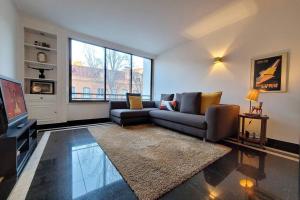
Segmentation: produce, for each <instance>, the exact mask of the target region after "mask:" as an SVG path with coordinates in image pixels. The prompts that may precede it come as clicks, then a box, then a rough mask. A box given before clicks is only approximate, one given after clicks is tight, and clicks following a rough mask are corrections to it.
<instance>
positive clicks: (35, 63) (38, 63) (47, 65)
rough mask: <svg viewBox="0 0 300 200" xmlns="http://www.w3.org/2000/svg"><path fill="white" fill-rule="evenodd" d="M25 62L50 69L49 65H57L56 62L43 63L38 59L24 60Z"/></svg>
mask: <svg viewBox="0 0 300 200" xmlns="http://www.w3.org/2000/svg"><path fill="white" fill-rule="evenodd" d="M24 62H25V63H27V64H31V65H34V66H35V67H36V66H37V67H41V69H48V67H51V68H53V67H56V64H52V63H41V62H38V61H32V60H24Z"/></svg>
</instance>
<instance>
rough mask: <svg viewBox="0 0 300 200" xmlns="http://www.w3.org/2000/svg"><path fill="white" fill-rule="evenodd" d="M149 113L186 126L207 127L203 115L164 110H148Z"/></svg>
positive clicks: (154, 116)
mask: <svg viewBox="0 0 300 200" xmlns="http://www.w3.org/2000/svg"><path fill="white" fill-rule="evenodd" d="M149 115H150V116H151V117H153V118H157V119H163V120H167V121H171V122H176V123H180V124H184V125H187V126H193V127H196V128H199V129H204V130H206V128H207V124H206V122H205V116H203V115H194V114H187V113H180V112H171V111H166V110H152V111H150V112H149Z"/></svg>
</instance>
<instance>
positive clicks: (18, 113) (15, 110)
mask: <svg viewBox="0 0 300 200" xmlns="http://www.w3.org/2000/svg"><path fill="white" fill-rule="evenodd" d="M0 86H1V94H2V100H3V102H4V107H5V112H6V116H7V120H8V123H9V124H10V123H14V122H16V121H18V119H20V118H23V117H24V116H27V109H26V105H25V100H24V95H23V90H22V85H21V83H19V82H17V81H14V80H10V79H8V78H3V77H0Z"/></svg>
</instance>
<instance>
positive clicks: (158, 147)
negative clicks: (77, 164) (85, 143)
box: [89, 124, 231, 200]
mask: <svg viewBox="0 0 300 200" xmlns="http://www.w3.org/2000/svg"><path fill="white" fill-rule="evenodd" d="M89 131H90V132H91V134H92V135H93V136H94V137H95V139H96V140H97V142H98V144H99V145H100V146H101V148H102V149H103V151H105V153H106V154H107V156H108V157H109V159H110V160H111V161H112V163H113V164H114V165H115V167H116V168H117V169H118V170H119V172H120V174H121V175H122V176H123V178H124V179H125V181H126V182H127V183H128V184H129V186H130V187H131V189H132V190H133V191H134V192H135V194H136V195H137V197H138V198H139V199H143V200H152V199H157V198H159V197H160V196H162V195H163V194H164V193H166V192H168V191H170V190H171V189H173V188H174V187H176V186H178V185H179V184H181V183H182V182H184V181H185V180H187V179H189V178H190V177H192V176H193V175H195V174H196V173H198V172H199V171H201V170H202V169H203V168H204V167H206V166H207V165H209V164H211V163H212V162H214V161H215V160H217V159H218V158H220V157H222V156H224V155H225V154H226V153H228V152H229V151H230V150H231V149H230V148H228V147H225V146H222V145H218V144H212V143H209V142H203V141H202V140H200V139H197V138H194V137H190V136H186V135H183V134H180V133H177V132H174V131H171V130H168V129H164V128H160V127H157V126H154V125H138V126H128V127H124V128H122V127H120V126H118V125H115V124H110V125H103V126H95V127H89Z"/></svg>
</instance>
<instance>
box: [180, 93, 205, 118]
mask: <svg viewBox="0 0 300 200" xmlns="http://www.w3.org/2000/svg"><path fill="white" fill-rule="evenodd" d="M200 101H201V92H188V93H183V94H182V97H181V103H180V112H182V113H189V114H199V113H200V105H201V102H200Z"/></svg>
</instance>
